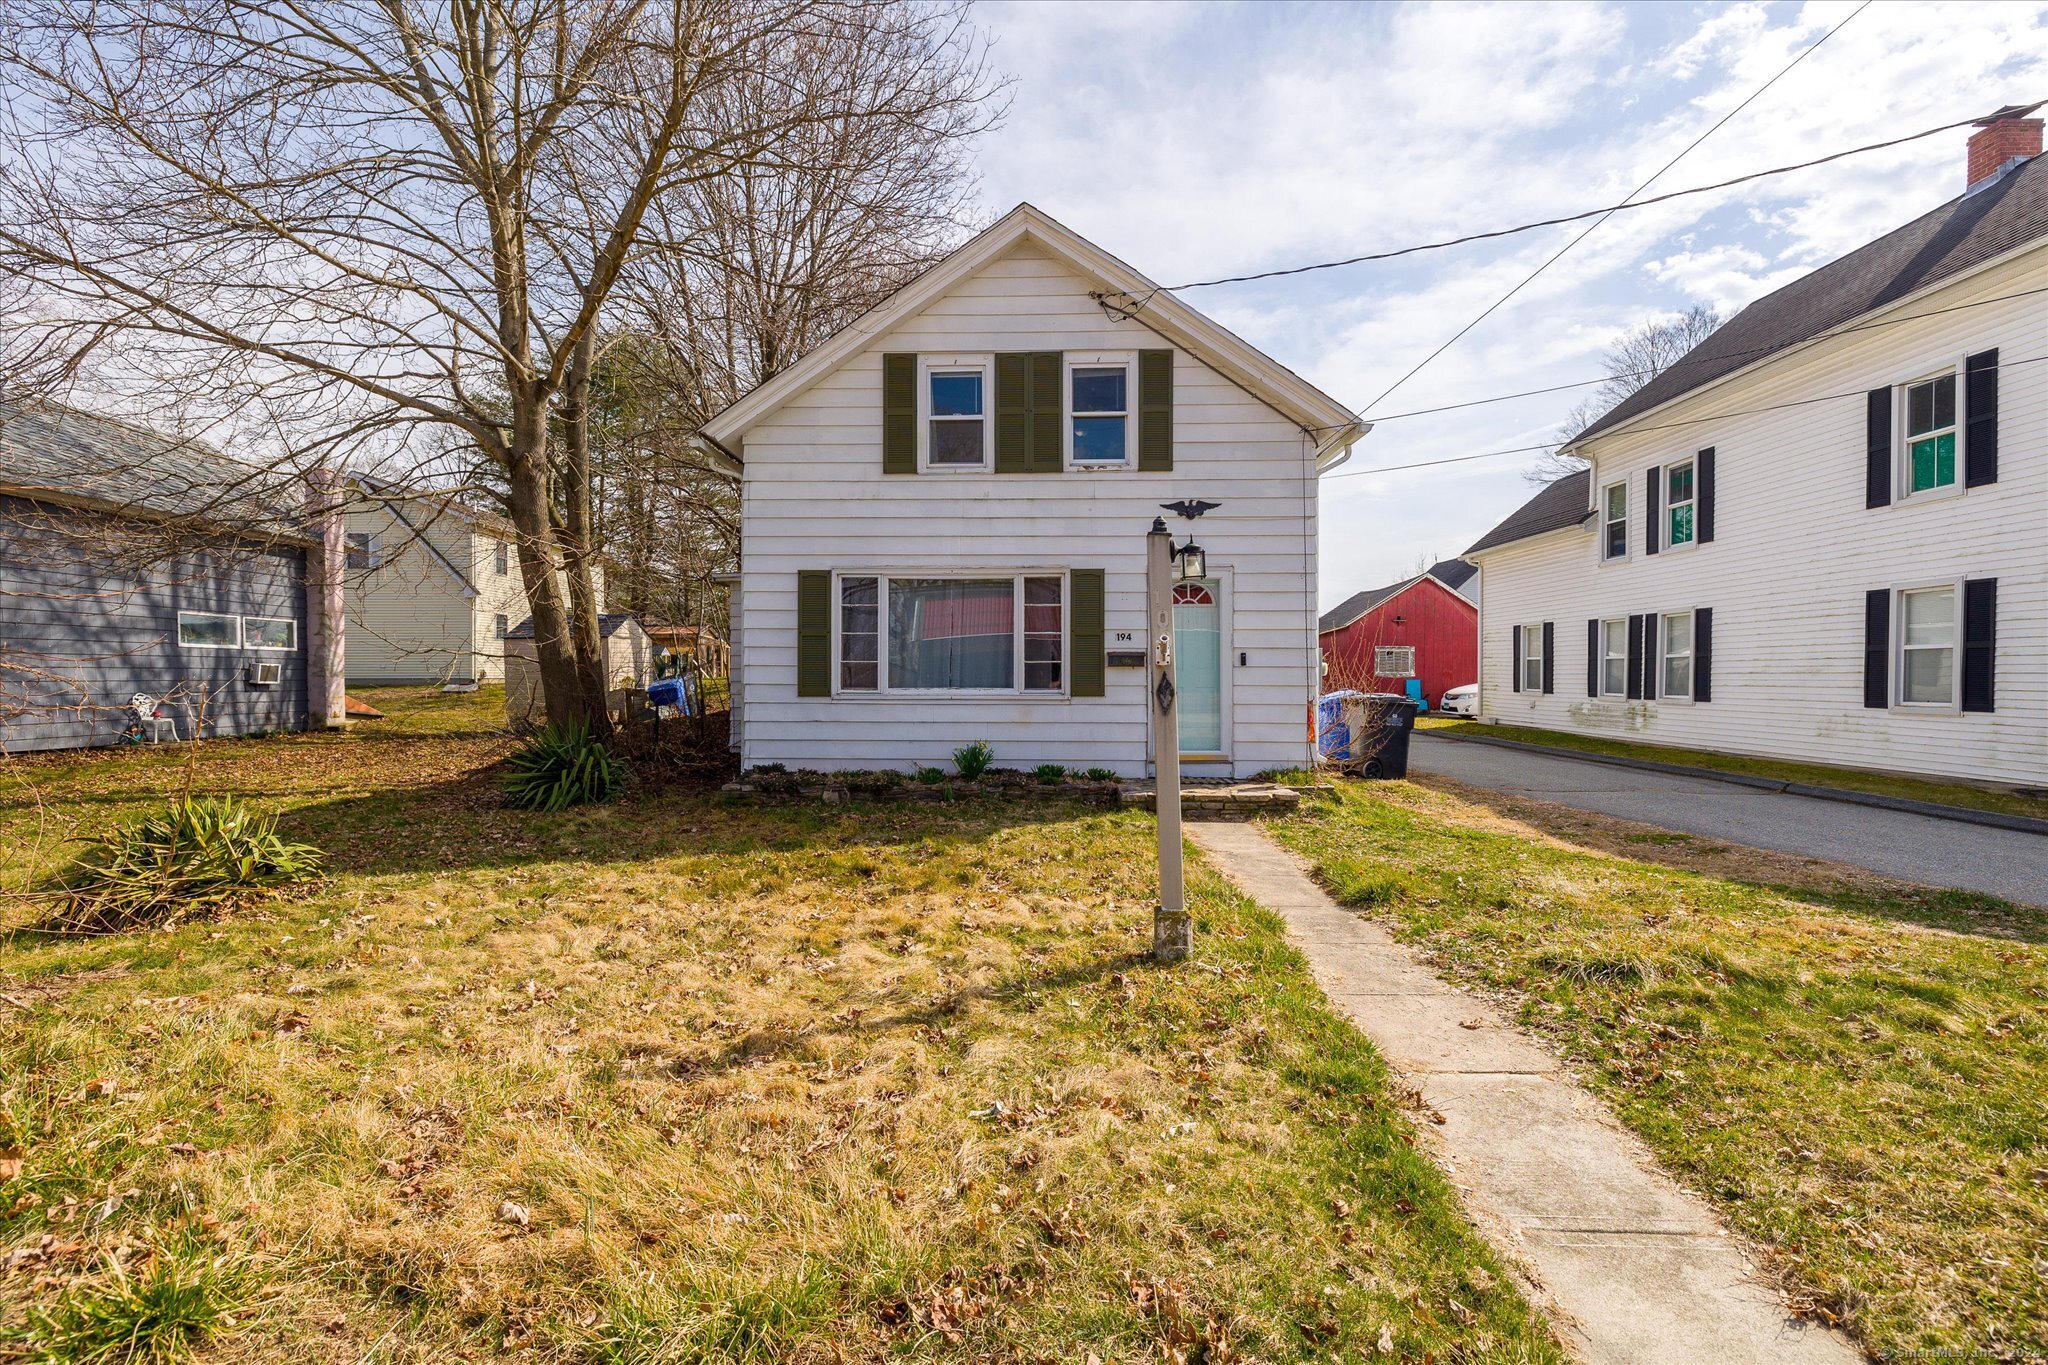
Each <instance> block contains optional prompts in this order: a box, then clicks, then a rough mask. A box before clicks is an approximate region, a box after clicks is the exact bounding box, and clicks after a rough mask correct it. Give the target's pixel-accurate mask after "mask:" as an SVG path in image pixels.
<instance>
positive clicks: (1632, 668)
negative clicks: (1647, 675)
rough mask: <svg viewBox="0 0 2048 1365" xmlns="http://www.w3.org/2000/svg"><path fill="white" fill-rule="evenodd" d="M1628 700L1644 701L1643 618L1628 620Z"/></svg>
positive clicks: (1630, 618)
mask: <svg viewBox="0 0 2048 1365" xmlns="http://www.w3.org/2000/svg"><path fill="white" fill-rule="evenodd" d="M1628 699H1629V700H1630V701H1641V700H1642V699H1643V618H1642V617H1640V616H1631V617H1629V618H1628Z"/></svg>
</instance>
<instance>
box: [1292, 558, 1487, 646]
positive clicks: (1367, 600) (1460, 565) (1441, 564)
mask: <svg viewBox="0 0 2048 1365" xmlns="http://www.w3.org/2000/svg"><path fill="white" fill-rule="evenodd" d="M1478 572H1479V566H1478V565H1477V564H1467V563H1466V562H1465V561H1464V560H1462V559H1439V560H1438V561H1437V562H1436V563H1434V564H1432V565H1430V566H1429V567H1428V568H1427V569H1424V570H1423V571H1422V572H1421V573H1419V574H1417V575H1415V576H1414V577H1413V578H1404V579H1402V580H1401V581H1400V582H1399V583H1389V584H1387V586H1385V587H1384V588H1367V589H1366V590H1365V591H1364V592H1359V593H1353V594H1352V595H1351V596H1349V597H1347V598H1345V599H1344V600H1343V601H1342V602H1339V603H1338V604H1337V605H1336V606H1334V607H1332V608H1330V609H1329V610H1328V611H1326V612H1324V613H1323V614H1322V615H1321V616H1319V617H1317V618H1316V633H1317V634H1318V635H1322V634H1326V633H1328V632H1330V631H1333V630H1342V629H1344V627H1346V626H1348V625H1350V624H1351V623H1352V622H1353V621H1356V620H1358V619H1359V618H1360V617H1361V616H1364V615H1365V614H1366V613H1367V612H1369V611H1371V610H1372V609H1373V608H1374V607H1377V606H1378V605H1380V603H1382V602H1385V601H1388V600H1390V599H1392V598H1395V597H1399V596H1400V595H1401V594H1402V593H1404V592H1406V591H1408V589H1410V588H1412V587H1414V586H1415V585H1416V584H1417V583H1420V582H1421V581H1422V580H1423V579H1425V578H1434V579H1435V580H1436V581H1437V582H1438V583H1440V584H1442V585H1443V586H1444V587H1446V588H1448V589H1450V590H1451V591H1452V592H1454V593H1457V595H1458V596H1459V597H1464V598H1465V600H1466V601H1467V602H1470V601H1471V600H1472V599H1471V598H1469V597H1465V594H1464V593H1463V592H1461V591H1459V589H1460V588H1461V587H1462V585H1464V584H1465V583H1467V582H1469V581H1471V578H1472V575H1473V574H1476V573H1478Z"/></svg>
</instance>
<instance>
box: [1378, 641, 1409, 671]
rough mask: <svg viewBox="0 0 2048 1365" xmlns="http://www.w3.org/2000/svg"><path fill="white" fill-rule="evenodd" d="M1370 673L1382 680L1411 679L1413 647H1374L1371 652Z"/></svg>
mask: <svg viewBox="0 0 2048 1365" xmlns="http://www.w3.org/2000/svg"><path fill="white" fill-rule="evenodd" d="M1372 671H1373V673H1374V674H1375V675H1376V676H1378V677H1382V678H1412V677H1414V676H1415V646H1414V645H1374V646H1373V650H1372Z"/></svg>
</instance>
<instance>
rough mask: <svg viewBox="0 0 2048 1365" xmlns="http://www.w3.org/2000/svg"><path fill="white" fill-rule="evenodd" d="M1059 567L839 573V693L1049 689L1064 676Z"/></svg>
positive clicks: (1057, 688)
mask: <svg viewBox="0 0 2048 1365" xmlns="http://www.w3.org/2000/svg"><path fill="white" fill-rule="evenodd" d="M1065 598H1066V580H1065V577H1064V576H1063V575H1059V574H1003V575H964V574H962V575H941V574H925V575H919V574H902V575H892V574H874V575H846V576H843V577H841V578H840V580H839V615H838V625H839V629H838V659H839V690H840V691H841V692H927V693H929V692H1019V691H1022V692H1054V693H1056V692H1059V691H1061V690H1062V689H1063V688H1064V687H1065V685H1066V668H1065V662H1066V611H1065Z"/></svg>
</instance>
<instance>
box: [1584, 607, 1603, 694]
mask: <svg viewBox="0 0 2048 1365" xmlns="http://www.w3.org/2000/svg"><path fill="white" fill-rule="evenodd" d="M1586 695H1587V696H1589V697H1597V696H1599V695H1600V618H1599V617H1597V616H1596V617H1594V618H1593V619H1592V620H1590V621H1588V622H1586Z"/></svg>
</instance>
